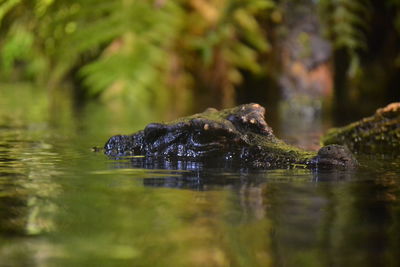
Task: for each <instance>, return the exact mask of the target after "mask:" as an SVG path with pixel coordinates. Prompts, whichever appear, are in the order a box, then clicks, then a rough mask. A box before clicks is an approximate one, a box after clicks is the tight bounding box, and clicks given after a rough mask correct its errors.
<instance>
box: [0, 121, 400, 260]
mask: <svg viewBox="0 0 400 267" xmlns="http://www.w3.org/2000/svg"><path fill="white" fill-rule="evenodd" d="M77 128H79V127H77ZM109 132H110V130H109V129H107V130H105V129H103V131H102V132H97V131H93V130H90V127H89V128H86V129H80V130H73V131H72V130H70V129H66V128H65V127H64V128H62V127H61V128H52V127H50V126H48V125H47V124H41V123H27V124H21V125H13V124H10V123H8V124H7V123H5V124H4V123H3V124H2V126H1V128H0V266H399V261H398V252H399V251H400V200H399V197H400V171H399V166H400V161H399V160H398V159H376V158H367V157H364V158H361V159H360V161H361V163H362V164H363V167H362V168H360V169H359V170H356V171H347V172H346V171H332V172H313V171H310V170H268V171H254V170H247V169H235V168H234V166H229V165H224V164H222V163H221V164H216V165H214V166H204V165H202V164H199V163H196V162H184V161H180V162H168V161H162V162H149V161H146V159H143V158H126V159H122V160H112V159H108V158H107V157H106V156H104V155H103V154H102V153H95V152H92V151H91V149H90V148H91V147H92V146H94V145H102V144H103V143H104V142H105V141H106V136H108V135H109V134H110V133H109ZM143 167H146V168H143Z"/></svg>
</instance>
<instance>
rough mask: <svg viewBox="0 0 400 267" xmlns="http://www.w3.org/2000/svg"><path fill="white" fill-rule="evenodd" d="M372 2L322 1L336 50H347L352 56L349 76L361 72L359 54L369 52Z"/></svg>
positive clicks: (361, 0)
mask: <svg viewBox="0 0 400 267" xmlns="http://www.w3.org/2000/svg"><path fill="white" fill-rule="evenodd" d="M369 1H370V0H321V1H320V2H319V8H320V12H321V14H322V16H321V17H322V18H323V19H324V20H325V24H326V25H327V27H326V29H327V34H328V36H329V37H330V39H332V40H333V44H334V46H335V48H336V49H346V50H347V52H348V53H349V55H350V56H351V64H350V67H349V75H350V76H354V75H355V74H356V72H357V71H358V70H359V66H360V59H359V54H358V53H359V52H360V51H363V50H364V51H365V50H367V46H366V32H367V31H368V27H369V25H370V22H369V17H370V13H371V5H370V2H369Z"/></svg>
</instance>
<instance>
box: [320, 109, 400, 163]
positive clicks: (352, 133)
mask: <svg viewBox="0 0 400 267" xmlns="http://www.w3.org/2000/svg"><path fill="white" fill-rule="evenodd" d="M322 142H323V143H324V144H326V145H329V144H342V145H345V146H346V147H348V148H349V149H350V150H351V151H353V152H356V153H367V154H383V155H393V156H399V155H400V102H397V103H392V104H389V105H387V106H386V107H384V108H380V109H378V110H377V111H376V112H375V114H374V115H372V116H370V117H367V118H364V119H362V120H360V121H357V122H354V123H351V124H349V125H347V126H345V127H342V128H337V129H331V130H330V131H328V133H327V134H326V135H325V136H324V138H323V139H322Z"/></svg>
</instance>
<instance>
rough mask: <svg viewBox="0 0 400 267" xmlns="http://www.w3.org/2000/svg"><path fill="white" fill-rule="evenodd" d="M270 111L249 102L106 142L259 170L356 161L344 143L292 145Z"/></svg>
mask: <svg viewBox="0 0 400 267" xmlns="http://www.w3.org/2000/svg"><path fill="white" fill-rule="evenodd" d="M264 113H265V109H264V108H263V107H262V106H260V105H258V104H246V105H241V106H238V107H234V108H231V109H225V110H221V111H217V110H215V109H207V110H206V111H205V112H203V113H198V114H194V115H192V116H188V117H184V118H181V119H177V120H175V121H172V122H169V123H150V124H149V125H147V126H146V127H145V129H144V130H142V131H139V132H137V133H135V134H132V135H117V136H113V137H111V138H110V139H109V141H108V142H107V143H106V145H105V147H104V148H105V153H106V154H107V155H110V156H129V155H145V156H146V157H168V158H174V157H178V158H186V159H202V160H203V159H204V160H214V159H216V158H218V159H222V158H224V159H236V160H239V162H240V164H244V165H246V166H249V167H257V168H290V167H292V166H294V165H299V166H300V165H301V166H309V167H313V166H320V165H321V166H323V167H327V168H328V167H334V166H340V167H348V166H353V165H356V161H355V160H354V158H353V157H352V155H351V153H350V152H348V151H347V150H345V149H344V148H342V147H340V146H327V147H324V148H322V149H321V150H320V151H319V152H318V155H317V156H316V153H315V152H310V151H303V150H301V149H298V148H295V147H293V146H290V145H287V144H286V143H284V142H283V141H281V140H279V139H278V138H276V137H275V136H274V134H273V133H272V129H271V128H270V127H269V126H268V125H267V123H266V122H265V118H264Z"/></svg>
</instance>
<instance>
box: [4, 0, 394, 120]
mask: <svg viewBox="0 0 400 267" xmlns="http://www.w3.org/2000/svg"><path fill="white" fill-rule="evenodd" d="M295 2H296V3H294V2H293V1H290V0H280V1H273V0H252V1H247V0H211V1H205V0H189V1H183V0H179V1H169V0H154V1H153V0H148V1H134V0H124V1H122V0H118V1H97V0H80V1H78V0H75V1H66V0H29V1H28V0H3V1H1V2H0V40H1V42H0V70H1V71H0V81H1V82H2V83H3V84H4V83H15V82H21V81H24V82H29V83H32V84H34V85H35V86H36V87H38V88H40V89H38V90H45V91H46V92H47V93H48V98H49V101H48V102H49V103H50V106H58V103H59V101H58V100H57V98H58V97H59V96H60V95H62V98H65V97H66V98H69V99H70V100H71V101H70V102H72V103H74V105H75V106H78V107H80V106H82V105H83V104H85V103H88V102H90V101H93V100H95V101H97V102H100V103H103V105H107V106H111V107H114V109H121V107H125V106H129V107H130V108H131V109H134V110H135V111H136V112H137V111H138V110H140V112H139V113H143V114H145V115H146V114H154V113H156V114H163V115H165V116H166V117H175V116H177V115H182V114H184V113H188V112H193V111H195V110H198V109H202V108H204V107H206V106H215V107H226V106H232V105H234V104H236V103H241V102H243V101H244V99H246V101H247V100H250V101H257V102H259V101H262V99H255V97H253V98H252V97H251V96H254V95H260V94H261V95H263V96H264V97H265V98H266V96H267V95H268V94H270V92H269V91H271V90H272V89H271V88H278V90H275V91H274V93H275V94H280V93H281V91H282V90H281V89H279V88H280V87H282V85H281V84H279V81H280V78H281V75H282V72H285V71H287V70H286V69H285V67H284V66H283V65H284V64H282V56H281V54H282V53H284V52H285V49H282V48H281V47H282V46H285V45H286V44H285V40H286V42H297V43H301V44H302V46H304V47H306V48H307V47H308V50H310V47H311V48H312V49H313V47H312V46H311V45H310V44H311V43H312V40H313V39H312V38H311V37H312V35H313V34H320V32H321V36H323V38H325V39H326V40H327V41H328V43H329V44H330V45H331V47H332V50H326V51H328V52H325V53H326V54H327V56H326V57H325V58H327V60H325V61H326V62H327V64H328V67H329V68H328V76H329V75H330V76H332V80H333V90H334V92H333V94H334V95H336V104H337V106H338V107H339V108H342V109H346V108H349V107H351V106H352V104H351V103H354V101H357V100H358V101H360V100H368V99H369V100H371V99H374V101H375V103H376V104H375V105H382V103H384V102H387V101H389V100H391V101H392V100H394V99H396V98H397V99H398V98H399V95H400V93H399V91H400V90H398V88H397V84H398V83H399V79H400V78H399V77H400V75H399V74H400V73H399V72H400V46H399V38H400V32H399V31H400V23H399V21H400V15H399V12H400V1H398V0H386V1H379V3H378V2H377V1H370V0H356V1H354V0H336V1H334V0H320V1H317V2H316V3H314V1H311V0H302V1H295ZM288 6H290V8H291V9H292V8H293V7H294V8H297V9H301V8H303V7H308V8H309V10H310V11H309V12H314V11H315V12H318V13H316V14H318V15H319V16H320V17H321V18H322V19H321V20H319V21H318V22H313V23H311V24H312V25H314V26H315V25H317V26H318V28H321V29H322V30H321V31H317V32H315V31H314V32H312V31H311V32H310V31H307V30H303V32H300V33H299V34H298V35H296V36H297V37H296V38H295V41H293V39H288V38H286V37H285V36H289V35H290V34H291V31H293V30H291V28H290V27H288V25H289V23H288V21H290V20H291V19H292V18H290V15H292V14H293V13H290V12H288V10H289V9H288ZM302 14H303V15H304V14H306V13H304V12H303V13H302ZM304 20H307V16H305V17H304V18H298V21H300V22H301V21H304ZM310 36H311V37H310ZM287 40H289V41H287ZM288 47H290V44H289V45H288ZM303 50H304V51H302V52H301V53H300V54H301V55H303V56H304V57H307V53H309V52H307V51H308V50H307V49H303ZM324 51H325V50H324ZM331 51H332V52H331ZM314 63H316V64H317V65H318V64H320V62H314ZM314 65H315V64H314ZM313 68H314V69H315V68H316V66H307V71H310V69H313ZM301 75H303V76H304V74H301ZM324 75H326V74H324ZM324 79H325V78H324ZM371 79H372V80H371ZM254 81H258V84H260V83H261V84H262V86H261V88H255V87H254V86H253V84H254V83H255V82H254ZM2 87H3V88H5V87H6V86H2ZM243 88H245V89H244V90H243ZM2 90H3V89H2ZM255 90H259V91H261V92H260V93H254V91H255ZM374 108H375V106H374ZM121 112H123V111H121Z"/></svg>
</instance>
